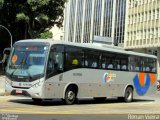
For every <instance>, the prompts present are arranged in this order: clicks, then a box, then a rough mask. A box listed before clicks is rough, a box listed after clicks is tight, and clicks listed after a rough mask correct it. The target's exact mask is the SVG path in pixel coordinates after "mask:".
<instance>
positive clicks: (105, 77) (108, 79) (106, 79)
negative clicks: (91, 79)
mask: <svg viewBox="0 0 160 120" xmlns="http://www.w3.org/2000/svg"><path fill="white" fill-rule="evenodd" d="M103 80H104V82H105V83H106V82H109V81H110V80H111V73H110V72H106V73H105V74H104V76H103Z"/></svg>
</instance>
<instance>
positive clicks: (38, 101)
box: [32, 98, 42, 104]
mask: <svg viewBox="0 0 160 120" xmlns="http://www.w3.org/2000/svg"><path fill="white" fill-rule="evenodd" d="M32 100H33V102H34V103H37V104H40V103H41V102H42V99H38V98H32Z"/></svg>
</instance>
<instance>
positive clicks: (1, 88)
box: [0, 75, 5, 96]
mask: <svg viewBox="0 0 160 120" xmlns="http://www.w3.org/2000/svg"><path fill="white" fill-rule="evenodd" d="M2 95H5V76H3V75H0V96H2Z"/></svg>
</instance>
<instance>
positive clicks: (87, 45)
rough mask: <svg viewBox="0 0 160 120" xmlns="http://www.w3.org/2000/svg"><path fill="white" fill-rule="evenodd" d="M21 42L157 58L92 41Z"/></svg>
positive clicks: (34, 40) (45, 40) (32, 40)
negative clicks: (43, 43) (60, 45)
mask: <svg viewBox="0 0 160 120" xmlns="http://www.w3.org/2000/svg"><path fill="white" fill-rule="evenodd" d="M19 42H45V43H49V44H50V45H52V44H63V45H71V46H77V47H82V48H90V49H96V50H102V51H109V52H115V53H122V54H126V55H135V56H143V57H152V58H155V59H157V57H156V56H155V55H149V54H144V53H138V52H133V51H126V50H124V49H123V48H120V47H116V46H111V45H104V44H102V45H100V44H94V43H93V44H92V43H81V44H79V43H73V42H66V41H55V40H53V39H27V40H20V41H17V42H16V43H19Z"/></svg>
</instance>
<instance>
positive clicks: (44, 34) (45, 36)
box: [39, 31, 52, 39]
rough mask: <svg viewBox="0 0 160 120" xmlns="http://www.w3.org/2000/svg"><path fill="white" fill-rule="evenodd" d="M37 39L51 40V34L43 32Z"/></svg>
mask: <svg viewBox="0 0 160 120" xmlns="http://www.w3.org/2000/svg"><path fill="white" fill-rule="evenodd" d="M39 38H42V39H47V38H52V32H50V31H44V32H42V33H41V34H40V36H39Z"/></svg>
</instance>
